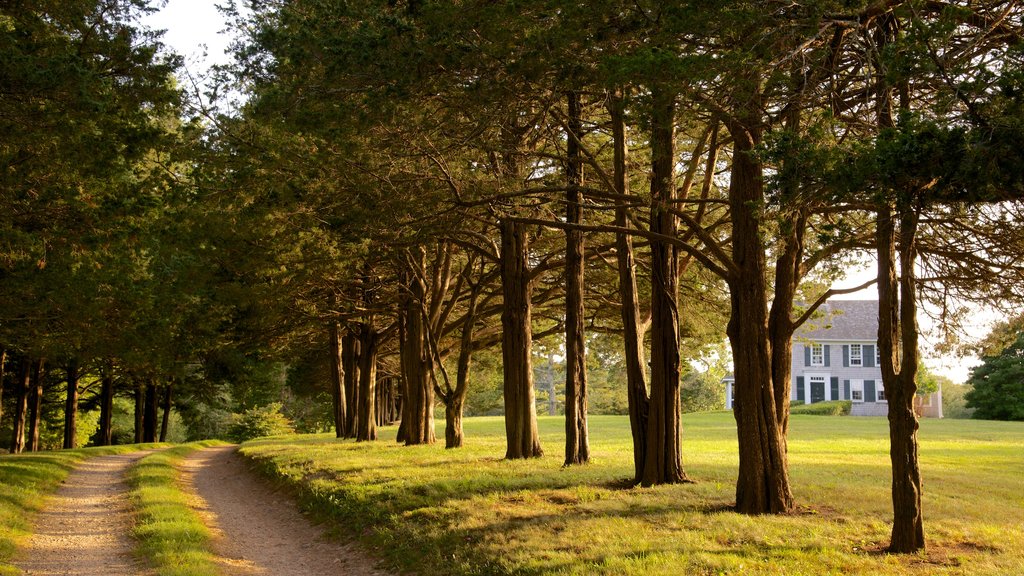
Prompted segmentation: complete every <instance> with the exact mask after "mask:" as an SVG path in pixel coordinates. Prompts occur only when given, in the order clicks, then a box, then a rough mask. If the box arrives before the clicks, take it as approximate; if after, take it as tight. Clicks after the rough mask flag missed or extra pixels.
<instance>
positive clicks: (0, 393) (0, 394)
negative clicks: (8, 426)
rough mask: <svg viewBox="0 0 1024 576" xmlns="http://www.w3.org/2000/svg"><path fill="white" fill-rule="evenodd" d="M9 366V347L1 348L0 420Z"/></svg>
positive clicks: (0, 420)
mask: <svg viewBox="0 0 1024 576" xmlns="http://www.w3.org/2000/svg"><path fill="white" fill-rule="evenodd" d="M6 367H7V349H5V348H4V349H0V422H2V421H3V414H4V368H6Z"/></svg>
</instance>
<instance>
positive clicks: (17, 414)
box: [11, 356, 32, 454]
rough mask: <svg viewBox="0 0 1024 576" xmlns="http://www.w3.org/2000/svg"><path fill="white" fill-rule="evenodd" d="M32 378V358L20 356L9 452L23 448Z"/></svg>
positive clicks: (16, 452)
mask: <svg viewBox="0 0 1024 576" xmlns="http://www.w3.org/2000/svg"><path fill="white" fill-rule="evenodd" d="M31 378H32V360H30V359H29V357H28V356H22V357H21V358H20V359H19V361H18V377H17V379H16V381H15V393H16V394H17V397H16V398H15V401H14V421H13V422H12V426H13V432H14V437H13V438H12V439H11V453H12V454H21V452H22V451H24V450H25V423H26V419H27V417H28V397H29V385H30V382H31Z"/></svg>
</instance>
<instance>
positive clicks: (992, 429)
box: [242, 413, 1024, 575]
mask: <svg viewBox="0 0 1024 576" xmlns="http://www.w3.org/2000/svg"><path fill="white" fill-rule="evenodd" d="M590 422H591V425H590V434H591V448H592V453H593V461H592V463H591V464H590V465H588V466H585V467H579V468H572V469H564V468H562V467H561V463H562V457H561V452H562V451H563V446H562V438H563V433H562V426H563V424H562V420H561V419H559V418H543V417H542V418H541V433H542V443H543V445H544V448H545V449H546V450H547V452H548V455H547V456H545V457H544V458H542V459H539V460H534V461H528V462H524V461H517V462H507V461H504V460H502V459H501V456H502V455H503V454H504V435H503V434H504V432H503V424H502V421H501V420H500V419H499V418H479V419H468V420H467V422H466V433H467V444H468V446H467V447H466V448H463V449H460V450H455V451H450V450H449V451H446V450H444V448H443V447H442V446H437V445H435V446H420V447H409V448H407V447H403V446H399V445H396V444H395V443H394V442H393V441H391V439H393V438H394V433H395V431H394V429H393V428H389V429H384V430H383V431H382V438H385V439H386V440H382V441H378V442H376V443H362V444H356V443H354V442H352V441H340V440H335V439H334V438H331V437H330V436H327V435H317V436H292V437H278V438H274V439H266V440H261V441H254V442H250V443H247V444H245V445H244V446H243V449H242V452H243V453H244V454H245V455H246V456H247V457H249V458H251V459H253V460H255V461H256V462H257V465H258V467H259V468H261V469H262V470H263V471H265V472H267V473H268V474H270V475H272V476H276V477H277V478H279V479H282V480H284V481H286V482H288V483H291V484H293V485H295V486H296V487H297V488H298V489H299V491H300V493H301V495H302V499H303V502H304V505H305V506H306V507H308V508H309V509H311V510H313V511H315V512H316V513H318V514H320V515H322V516H328V517H330V518H328V519H329V520H332V521H333V522H335V523H336V524H337V525H338V526H339V528H338V530H339V532H340V533H341V534H343V535H344V534H348V535H353V534H354V535H358V536H359V537H360V539H361V540H362V541H363V542H364V543H365V544H367V545H369V546H370V547H371V548H373V549H374V550H375V551H376V553H377V554H379V555H380V556H381V557H383V558H384V559H385V562H386V563H388V564H390V565H392V566H394V567H397V568H400V569H403V570H410V571H415V572H418V573H421V574H424V575H426V574H581V575H582V574H609V575H611V574H644V575H654V574H666V575H668V574H671V575H677V574H786V575H793V574H815V575H817V574H972V575H973V574H993V575H995V574H1000V575H1003V574H1019V573H1024V424H1020V423H998V422H980V421H967V420H944V421H936V420H926V421H923V422H922V425H921V433H920V437H921V460H922V467H923V474H924V481H925V493H924V507H925V508H924V512H925V522H926V524H925V528H926V531H927V537H928V542H929V546H930V548H929V551H928V552H927V553H926V554H921V555H914V556H909V557H899V556H889V555H886V554H882V553H881V552H880V550H881V549H882V548H883V547H884V546H885V544H886V543H887V542H888V535H889V525H888V522H889V518H890V514H891V512H890V501H889V467H888V447H887V439H888V432H887V427H886V421H885V420H884V419H881V418H854V417H827V416H794V417H793V421H792V435H791V441H790V459H791V463H790V469H791V474H792V480H793V486H794V491H795V493H796V497H797V500H798V502H799V504H800V510H799V512H798V513H796V514H793V515H789V516H782V517H747V516H742V515H738V514H735V513H732V512H729V511H727V508H728V506H729V505H730V504H731V503H732V502H733V501H734V482H735V474H736V467H737V454H736V446H735V445H736V437H735V426H734V423H733V419H732V416H731V414H727V413H714V414H701V415H690V416H686V417H685V418H684V444H685V445H684V466H685V468H686V470H687V472H688V473H689V474H690V475H691V476H692V477H693V478H694V479H696V480H697V483H696V484H692V485H681V486H665V487H656V488H646V489H641V488H623V487H622V484H623V482H622V481H623V480H624V479H625V478H628V477H629V476H630V475H631V470H632V460H631V458H632V456H631V454H630V439H629V427H628V421H627V419H626V418H625V417H592V418H591V421H590ZM440 432H441V430H440V429H439V433H440Z"/></svg>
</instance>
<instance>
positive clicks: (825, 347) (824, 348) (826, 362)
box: [821, 344, 831, 367]
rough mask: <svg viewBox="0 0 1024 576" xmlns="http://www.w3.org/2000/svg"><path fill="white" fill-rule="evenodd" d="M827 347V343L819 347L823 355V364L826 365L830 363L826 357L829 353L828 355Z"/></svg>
mask: <svg viewBox="0 0 1024 576" xmlns="http://www.w3.org/2000/svg"><path fill="white" fill-rule="evenodd" d="M828 348H829V346H828V344H825V345H824V346H822V347H821V349H822V353H823V354H824V355H825V366H826V367H828V365H829V364H831V362H829V358H828V357H829V355H830V354H829V349H828Z"/></svg>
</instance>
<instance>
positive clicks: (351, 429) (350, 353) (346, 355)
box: [341, 331, 360, 438]
mask: <svg viewBox="0 0 1024 576" xmlns="http://www.w3.org/2000/svg"><path fill="white" fill-rule="evenodd" d="M341 365H342V367H343V370H342V372H343V374H342V376H343V377H344V379H345V409H346V418H345V420H346V423H347V424H348V427H347V428H346V431H345V437H346V438H355V437H356V431H357V430H358V428H359V381H360V378H359V340H358V339H357V338H356V336H355V335H354V334H352V332H351V331H346V332H345V335H344V336H343V337H342V338H341Z"/></svg>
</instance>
